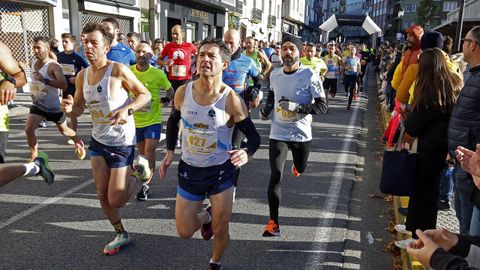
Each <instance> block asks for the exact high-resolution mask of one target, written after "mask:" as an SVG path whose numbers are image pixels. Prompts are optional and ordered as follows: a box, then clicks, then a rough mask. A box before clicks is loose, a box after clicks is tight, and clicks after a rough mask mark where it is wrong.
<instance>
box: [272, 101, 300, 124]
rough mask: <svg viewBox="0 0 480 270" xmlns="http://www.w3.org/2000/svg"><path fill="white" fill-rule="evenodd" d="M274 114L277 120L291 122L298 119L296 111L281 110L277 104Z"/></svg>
mask: <svg viewBox="0 0 480 270" xmlns="http://www.w3.org/2000/svg"><path fill="white" fill-rule="evenodd" d="M275 115H276V118H277V120H278V121H279V122H285V123H292V122H296V121H298V120H300V115H299V114H298V113H297V112H292V111H288V110H282V108H280V106H278V105H277V108H276V109H275Z"/></svg>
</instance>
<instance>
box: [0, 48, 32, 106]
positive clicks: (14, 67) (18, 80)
mask: <svg viewBox="0 0 480 270" xmlns="http://www.w3.org/2000/svg"><path fill="white" fill-rule="evenodd" d="M0 55H1V56H2V57H1V58H0V69H1V70H3V72H5V73H6V74H8V76H12V77H13V79H15V85H14V84H13V83H12V82H10V81H8V80H2V81H1V83H0V105H2V104H7V102H8V101H10V100H13V99H14V98H15V94H16V92H17V89H16V88H18V87H22V86H23V85H25V84H26V83H27V78H26V77H25V72H24V71H23V69H22V68H21V67H20V66H19V65H18V62H17V61H16V60H15V59H14V58H13V56H12V52H11V51H10V49H9V48H8V47H7V45H5V44H3V43H2V42H0Z"/></svg>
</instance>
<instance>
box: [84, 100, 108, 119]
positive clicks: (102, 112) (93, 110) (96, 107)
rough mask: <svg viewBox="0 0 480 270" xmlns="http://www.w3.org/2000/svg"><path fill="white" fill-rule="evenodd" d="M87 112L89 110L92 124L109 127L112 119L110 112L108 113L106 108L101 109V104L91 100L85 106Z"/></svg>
mask: <svg viewBox="0 0 480 270" xmlns="http://www.w3.org/2000/svg"><path fill="white" fill-rule="evenodd" d="M87 107H88V110H90V116H91V117H92V121H93V123H95V124H97V125H107V124H108V125H109V124H110V118H112V112H109V110H108V108H105V107H102V104H101V103H100V102H99V101H98V100H92V101H91V102H90V103H89V104H87Z"/></svg>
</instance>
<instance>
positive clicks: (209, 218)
mask: <svg viewBox="0 0 480 270" xmlns="http://www.w3.org/2000/svg"><path fill="white" fill-rule="evenodd" d="M205 212H207V216H208V221H207V223H205V224H208V223H210V222H212V216H211V215H210V212H208V211H205Z"/></svg>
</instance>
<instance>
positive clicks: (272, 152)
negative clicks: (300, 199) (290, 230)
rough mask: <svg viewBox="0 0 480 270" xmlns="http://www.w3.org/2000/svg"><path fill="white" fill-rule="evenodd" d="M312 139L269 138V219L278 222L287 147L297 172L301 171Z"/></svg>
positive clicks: (305, 165) (304, 165)
mask: <svg viewBox="0 0 480 270" xmlns="http://www.w3.org/2000/svg"><path fill="white" fill-rule="evenodd" d="M311 142H312V141H307V142H284V141H277V140H273V139H270V141H269V151H268V152H269V160H270V171H271V175H270V183H269V184H268V207H269V209H270V219H272V220H273V221H275V223H276V224H278V208H279V206H280V198H281V184H280V181H281V180H282V175H283V167H284V166H285V160H286V159H287V153H288V148H290V150H291V151H292V156H293V164H294V165H295V168H296V169H297V171H298V172H299V173H303V172H304V171H305V168H306V167H307V160H308V155H309V154H310V145H311Z"/></svg>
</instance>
